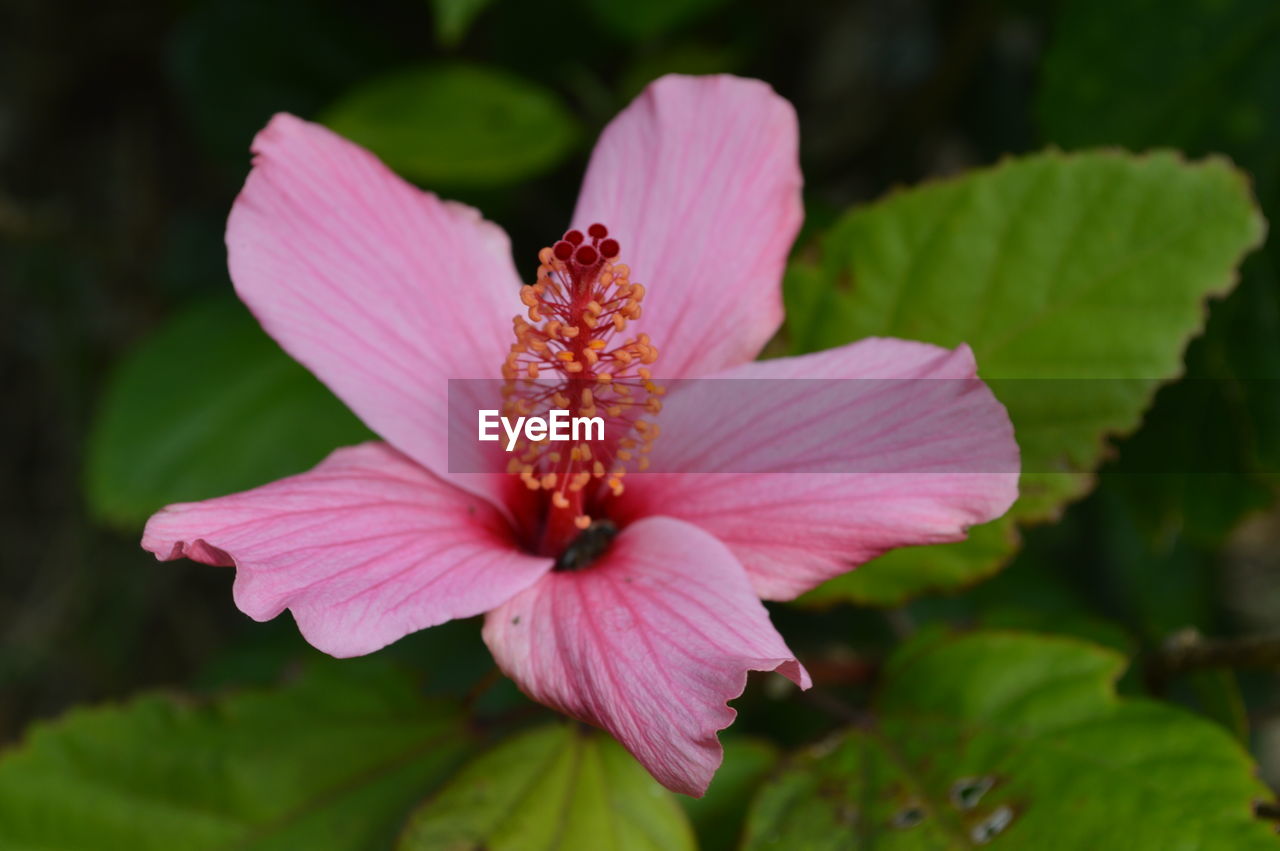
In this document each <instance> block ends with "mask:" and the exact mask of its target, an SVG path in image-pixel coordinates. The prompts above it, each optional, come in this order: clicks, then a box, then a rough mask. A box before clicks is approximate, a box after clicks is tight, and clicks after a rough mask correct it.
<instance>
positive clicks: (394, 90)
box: [323, 65, 578, 186]
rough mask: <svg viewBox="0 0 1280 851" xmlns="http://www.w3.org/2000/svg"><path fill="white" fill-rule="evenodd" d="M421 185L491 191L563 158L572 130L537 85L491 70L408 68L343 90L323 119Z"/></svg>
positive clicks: (571, 120)
mask: <svg viewBox="0 0 1280 851" xmlns="http://www.w3.org/2000/svg"><path fill="white" fill-rule="evenodd" d="M323 120H324V123H325V124H328V125H329V126H330V127H332V128H333V129H334V130H336V131H337V132H339V133H341V134H342V135H344V136H346V137H348V138H349V139H352V140H354V141H356V142H359V143H360V144H361V145H364V146H366V147H368V148H369V149H370V150H372V151H373V152H374V153H375V154H377V155H378V156H379V157H381V158H382V159H383V160H384V161H385V162H386V163H387V165H388V166H390V167H391V168H393V169H395V170H396V171H398V172H399V173H401V174H403V175H404V176H405V177H409V178H412V179H413V180H417V181H420V182H422V183H427V184H433V185H448V186H464V185H465V186H494V185H498V184H503V183H511V182H513V181H517V180H521V179H523V178H528V177H532V176H534V175H537V174H540V173H542V172H544V171H546V170H548V169H550V168H552V167H553V166H555V165H556V164H558V163H559V162H560V161H561V160H563V159H564V157H565V155H566V154H568V153H569V152H570V150H572V148H573V145H574V142H575V141H576V140H577V138H578V125H577V122H576V121H575V120H574V118H573V116H571V115H570V114H569V113H568V112H567V111H566V110H565V107H564V105H563V104H562V103H561V102H560V100H559V99H558V98H557V97H556V96H555V95H554V94H553V93H551V92H549V91H547V90H546V89H543V88H542V87H540V86H538V85H536V84H534V83H530V82H527V81H525V80H523V79H521V78H520V77H516V76H513V75H510V74H507V73H505V72H503V71H499V70H496V69H493V68H485V67H480V66H473V65H443V66H436V67H431V68H408V69H404V70H401V71H398V72H395V73H392V74H387V75H385V76H382V77H377V78H374V79H373V80H370V81H369V82H367V83H363V84H361V85H360V86H357V87H356V88H354V89H352V90H351V91H349V92H348V93H347V94H346V95H344V96H343V97H342V98H341V99H340V100H339V101H338V102H337V103H336V104H334V105H333V106H332V107H331V108H330V109H329V110H328V111H327V112H326V113H325V115H324V116H323Z"/></svg>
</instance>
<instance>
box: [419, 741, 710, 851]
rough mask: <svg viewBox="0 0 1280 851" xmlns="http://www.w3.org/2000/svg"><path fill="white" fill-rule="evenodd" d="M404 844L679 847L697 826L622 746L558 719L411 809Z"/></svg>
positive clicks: (624, 849)
mask: <svg viewBox="0 0 1280 851" xmlns="http://www.w3.org/2000/svg"><path fill="white" fill-rule="evenodd" d="M398 847H399V848H400V849H401V851H419V849H422V851H428V849H430V851H435V849H438V848H449V849H453V850H454V851H465V849H475V850H476V851H480V849H485V850H486V851H503V849H518V851H538V849H548V851H550V849H556V851H575V849H582V851H597V849H612V851H631V849H636V851H649V849H652V851H679V849H682V848H693V847H694V841H693V833H692V831H691V829H690V827H689V823H688V821H687V820H686V819H685V816H684V813H683V812H682V811H681V809H680V806H679V805H678V804H677V803H676V802H675V800H674V796H673V795H671V793H669V792H667V791H666V790H665V789H663V788H662V787H661V786H659V785H658V783H657V782H656V781H655V780H654V779H653V778H652V777H650V776H649V774H648V772H646V771H645V770H644V768H642V767H641V766H640V764H639V763H638V762H636V761H635V759H633V758H632V757H631V755H630V754H628V753H627V752H626V751H625V750H623V749H622V747H621V746H620V745H618V744H617V743H616V742H614V741H613V740H612V739H610V738H608V737H607V736H604V735H603V734H600V733H596V732H589V731H587V730H585V729H580V728H577V727H574V726H569V725H564V724H557V725H554V726H548V727H542V728H539V729H536V730H533V731H531V732H528V733H525V734H523V735H520V736H517V737H516V738H514V739H511V740H510V741H507V742H505V743H503V744H502V745H500V746H499V747H497V748H495V749H494V750H492V751H490V752H489V753H487V754H484V755H483V756H481V757H479V758H478V759H476V760H475V761H474V762H472V763H471V764H470V765H468V766H467V767H466V768H464V769H463V770H462V771H461V772H459V774H458V775H457V776H456V777H455V778H454V779H453V780H452V781H450V783H449V784H448V785H447V786H445V787H444V788H443V789H441V790H440V792H439V793H438V794H437V795H436V796H434V797H433V798H432V799H431V800H430V801H428V802H427V803H426V804H425V805H423V807H422V808H421V809H419V810H418V811H417V812H415V813H414V815H413V817H412V818H411V819H410V821H409V825H408V827H407V828H406V829H405V832H404V835H403V837H402V838H401V841H400V845H399V846H398Z"/></svg>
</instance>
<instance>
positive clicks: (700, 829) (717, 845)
mask: <svg viewBox="0 0 1280 851" xmlns="http://www.w3.org/2000/svg"><path fill="white" fill-rule="evenodd" d="M720 743H721V744H722V745H724V762H723V763H722V764H721V765H720V769H719V770H718V771H717V772H716V778H715V782H713V783H712V784H711V786H710V787H709V788H708V789H707V794H706V795H704V796H702V797H701V798H690V797H688V796H687V795H681V796H679V798H678V800H679V801H680V805H681V806H682V807H684V811H685V812H686V813H688V814H689V819H690V820H691V821H692V822H693V828H694V830H695V831H696V832H697V835H698V847H699V848H700V849H702V851H729V849H731V848H737V847H738V836H739V834H740V833H741V832H742V822H743V816H744V814H745V813H746V811H747V802H748V801H750V800H751V797H752V796H753V795H754V794H755V791H756V789H758V788H759V786H760V784H761V783H762V782H764V779H765V777H766V776H767V775H768V774H769V772H771V771H772V770H773V768H774V766H775V765H777V763H778V756H779V754H778V748H777V747H776V746H775V745H774V744H773V743H772V742H769V741H767V740H765V739H755V738H748V737H745V736H738V735H732V734H729V735H725V736H723V737H722V738H721V739H720Z"/></svg>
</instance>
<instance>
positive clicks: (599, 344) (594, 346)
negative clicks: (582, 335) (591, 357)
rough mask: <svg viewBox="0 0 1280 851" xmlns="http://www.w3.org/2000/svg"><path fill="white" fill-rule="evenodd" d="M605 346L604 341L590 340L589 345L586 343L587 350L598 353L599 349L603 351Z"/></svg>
mask: <svg viewBox="0 0 1280 851" xmlns="http://www.w3.org/2000/svg"><path fill="white" fill-rule="evenodd" d="M606 345H607V344H606V343H605V341H604V340H592V341H591V342H590V343H587V348H588V349H594V350H596V351H597V352H598V351H600V350H601V349H603V348H604V347H605V346H606Z"/></svg>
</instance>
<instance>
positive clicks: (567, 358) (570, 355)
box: [556, 352, 573, 361]
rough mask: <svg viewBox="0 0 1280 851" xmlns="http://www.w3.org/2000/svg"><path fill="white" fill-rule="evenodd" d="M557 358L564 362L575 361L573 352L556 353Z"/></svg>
mask: <svg viewBox="0 0 1280 851" xmlns="http://www.w3.org/2000/svg"><path fill="white" fill-rule="evenodd" d="M556 357H558V358H559V359H560V360H562V361H571V360H573V352H556Z"/></svg>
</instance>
